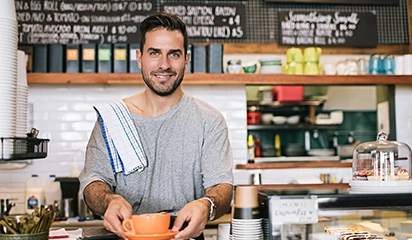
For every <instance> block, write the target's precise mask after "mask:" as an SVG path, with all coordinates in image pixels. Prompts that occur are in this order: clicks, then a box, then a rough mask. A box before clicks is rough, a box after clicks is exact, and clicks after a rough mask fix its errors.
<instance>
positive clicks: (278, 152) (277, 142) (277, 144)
mask: <svg viewBox="0 0 412 240" xmlns="http://www.w3.org/2000/svg"><path fill="white" fill-rule="evenodd" d="M275 150H276V157H280V156H282V149H281V148H280V136H279V134H276V135H275Z"/></svg>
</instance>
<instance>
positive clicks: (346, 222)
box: [259, 191, 412, 240]
mask: <svg viewBox="0 0 412 240" xmlns="http://www.w3.org/2000/svg"><path fill="white" fill-rule="evenodd" d="M296 199H312V200H313V199H314V200H313V201H314V202H315V206H316V207H317V213H318V218H317V221H316V222H315V223H312V222H310V223H300V222H295V223H291V222H289V223H282V222H278V221H277V220H276V219H278V214H279V212H276V211H277V210H279V208H275V207H274V206H277V205H278V204H277V203H279V202H280V201H284V202H289V203H290V204H292V203H296V202H298V201H296ZM312 200H308V202H309V203H311V202H312ZM259 201H260V203H261V204H260V214H261V216H262V218H263V232H264V236H265V238H264V239H270V240H281V239H282V240H283V239H301V240H312V239H313V240H323V239H325V240H328V239H330V240H336V239H341V238H340V235H341V234H339V233H337V231H336V232H334V233H326V232H325V230H328V229H329V230H332V229H336V230H338V229H339V230H342V231H341V232H351V230H354V231H355V230H357V231H358V232H359V231H364V232H367V233H369V234H376V235H378V236H379V237H381V239H393V240H395V239H398V240H404V239H409V238H411V237H412V207H411V205H410V203H411V201H412V194H411V193H408V194H404V193H403V194H396V193H391V194H336V195H290V196H278V195H275V194H273V193H272V192H270V191H261V192H260V193H259ZM295 209H299V208H295ZM283 210H284V209H283ZM300 210H301V211H300V213H301V214H302V216H303V215H304V213H303V212H304V211H305V210H307V208H305V207H301V208H300ZM283 213H285V214H288V215H289V216H290V215H293V213H292V212H288V213H287V212H286V211H284V212H283ZM306 214H307V213H306ZM292 217H293V216H292ZM284 219H289V220H290V218H288V217H286V216H285V217H284ZM286 221H287V220H286ZM302 222H303V221H302ZM331 232H332V231H331ZM351 239H354V238H351ZM356 239H368V238H356ZM369 239H376V238H369Z"/></svg>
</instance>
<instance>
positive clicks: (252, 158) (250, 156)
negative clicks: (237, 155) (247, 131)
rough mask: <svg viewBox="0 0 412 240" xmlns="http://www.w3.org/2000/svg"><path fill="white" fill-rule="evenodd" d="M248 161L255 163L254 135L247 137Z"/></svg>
mask: <svg viewBox="0 0 412 240" xmlns="http://www.w3.org/2000/svg"><path fill="white" fill-rule="evenodd" d="M247 162H248V163H255V141H254V140H253V136H252V135H249V136H248V138H247Z"/></svg>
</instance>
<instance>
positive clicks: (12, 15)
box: [0, 0, 16, 20]
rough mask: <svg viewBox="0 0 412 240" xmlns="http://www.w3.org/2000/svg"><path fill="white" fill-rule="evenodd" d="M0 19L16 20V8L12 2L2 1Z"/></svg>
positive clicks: (10, 0)
mask: <svg viewBox="0 0 412 240" xmlns="http://www.w3.org/2000/svg"><path fill="white" fill-rule="evenodd" d="M0 16H1V18H6V19H11V20H16V8H15V6H14V0H2V1H1V7H0Z"/></svg>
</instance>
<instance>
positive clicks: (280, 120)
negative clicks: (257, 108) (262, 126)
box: [272, 116, 287, 125]
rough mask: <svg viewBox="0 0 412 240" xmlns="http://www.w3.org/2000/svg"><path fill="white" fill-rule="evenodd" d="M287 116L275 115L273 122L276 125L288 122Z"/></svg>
mask: <svg viewBox="0 0 412 240" xmlns="http://www.w3.org/2000/svg"><path fill="white" fill-rule="evenodd" d="M286 120H287V118H286V117H284V116H274V117H273V118H272V122H273V123H274V124H276V125H281V124H285V123H286Z"/></svg>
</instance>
